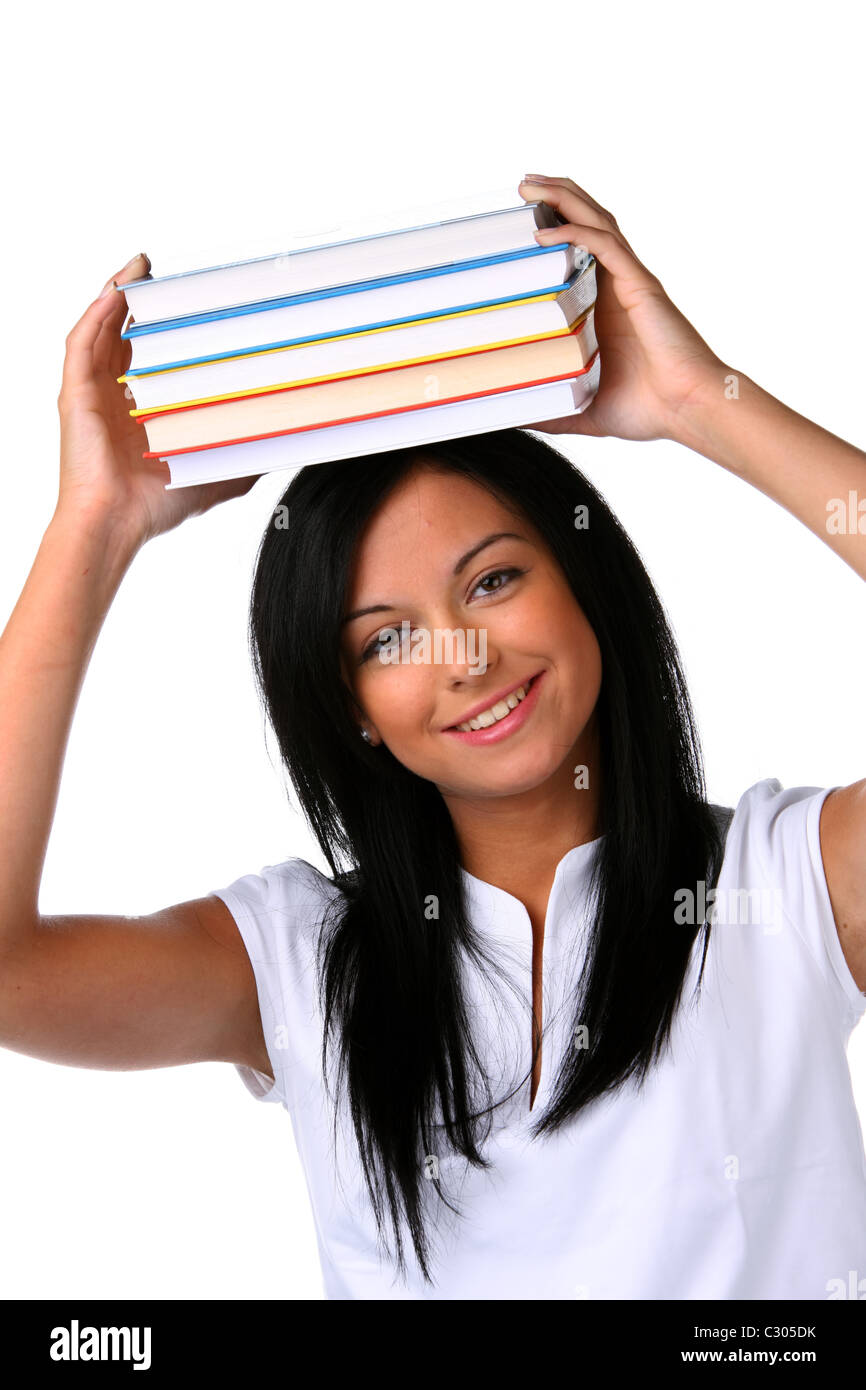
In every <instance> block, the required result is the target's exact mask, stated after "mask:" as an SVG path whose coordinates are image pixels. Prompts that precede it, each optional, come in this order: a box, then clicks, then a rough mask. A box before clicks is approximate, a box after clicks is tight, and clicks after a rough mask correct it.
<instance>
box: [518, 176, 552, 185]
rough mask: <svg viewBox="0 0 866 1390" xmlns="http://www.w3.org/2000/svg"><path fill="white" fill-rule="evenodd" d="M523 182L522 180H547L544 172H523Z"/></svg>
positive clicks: (543, 181)
mask: <svg viewBox="0 0 866 1390" xmlns="http://www.w3.org/2000/svg"><path fill="white" fill-rule="evenodd" d="M523 182H524V183H548V182H549V180H548V178H547V175H546V174H524V175H523Z"/></svg>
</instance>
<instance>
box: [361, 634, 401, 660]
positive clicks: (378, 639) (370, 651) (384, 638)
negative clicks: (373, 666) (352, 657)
mask: <svg viewBox="0 0 866 1390" xmlns="http://www.w3.org/2000/svg"><path fill="white" fill-rule="evenodd" d="M394 632H398V633H399V637H398V639H397V640H398V642H399V643H402V641H403V627H402V624H401V626H400V627H399V628H394V627H383V628H380V630H379V632H378V633H377V634H376V636H375V637H374V638H373V640H372V641H371V642H368V643H367V645H366V647H365V648H364V650H363V651H362V652H361V655H360V657H359V659H358V665H359V666H363V664H364V662H365V661H369V660H370V658H371V657H373V656H375V655H376V654H377V652H378V651H379V650H380V643H381V644H382V645H383V646H384V644H385V643H386V642H387V643H389V644H390V645H391V646H394V645H395V643H394V637H393V634H394Z"/></svg>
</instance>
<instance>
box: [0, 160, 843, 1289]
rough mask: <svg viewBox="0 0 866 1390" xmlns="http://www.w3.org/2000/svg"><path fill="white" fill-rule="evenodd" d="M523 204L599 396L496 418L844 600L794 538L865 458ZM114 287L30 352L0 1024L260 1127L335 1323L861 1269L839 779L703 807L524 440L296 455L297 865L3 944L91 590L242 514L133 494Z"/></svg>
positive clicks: (592, 243) (97, 622) (552, 465)
mask: <svg viewBox="0 0 866 1390" xmlns="http://www.w3.org/2000/svg"><path fill="white" fill-rule="evenodd" d="M520 192H521V195H522V196H523V197H525V198H527V199H537V198H543V199H544V200H545V201H547V202H549V203H550V204H551V205H552V206H553V207H555V208H556V209H557V210H558V212H559V213H560V214H561V216H562V217H563V219H564V221H563V225H562V226H559V227H557V228H555V229H551V230H549V231H545V232H539V233H538V239H539V241H540V242H544V243H550V242H556V241H561V242H566V241H570V242H573V243H574V244H576V245H577V244H580V245H582V246H585V247H586V248H588V249H589V251H591V252H592V253H593V255H594V256H595V257H596V259H597V261H598V263H599V291H598V302H597V306H596V325H597V332H598V337H599V341H600V344H601V354H602V377H601V386H600V389H599V392H598V395H597V397H596V399H595V400H594V402H593V403H592V405H591V406H590V408H589V409H588V410H587V412H586V413H585V414H583V415H579V416H575V417H571V418H568V419H564V420H562V421H547V422H545V423H544V424H543V425H539V426H535V427H534V428H536V429H539V430H542V431H544V432H547V433H551V434H553V433H556V432H559V431H575V432H578V433H588V434H593V435H597V436H605V435H618V436H620V437H622V438H626V439H659V438H667V439H674V440H677V441H679V442H680V443H682V444H684V445H686V446H687V447H689V448H691V449H693V450H695V451H697V452H699V453H701V454H704V455H705V456H706V457H708V458H711V459H714V460H716V461H717V462H718V463H719V464H720V465H721V466H722V467H724V468H728V469H730V470H731V471H732V472H734V473H736V474H737V475H738V476H740V477H742V478H743V479H745V480H746V481H747V482H750V483H751V484H752V485H753V486H755V487H757V488H759V489H760V490H761V491H763V492H765V493H766V494H768V495H769V496H770V497H772V498H774V499H775V500H776V501H777V502H778V503H779V504H780V505H781V506H783V507H785V508H787V509H788V510H789V511H790V512H791V513H792V514H793V515H794V516H796V517H798V518H799V519H800V521H802V522H803V523H804V524H805V525H806V526H808V527H809V528H810V529H811V530H812V531H814V532H815V534H816V535H817V536H819V537H820V538H821V539H822V540H824V541H825V542H826V543H827V544H829V545H830V546H831V547H832V548H833V549H834V550H835V551H836V552H837V553H838V554H839V556H840V558H841V559H842V560H844V561H846V562H847V563H848V564H849V565H850V566H852V568H854V569H855V570H856V571H857V573H859V574H860V575H861V576H862V577H863V578H864V579H866V536H864V534H863V533H862V532H860V531H858V530H857V529H856V528H854V529H852V528H850V527H849V528H847V529H842V528H837V529H834V530H829V529H828V527H827V518H828V506H829V504H830V502H831V500H832V499H834V498H845V499H848V498H849V493H850V492H851V491H852V490H853V491H854V493H855V494H857V495H859V496H861V497H866V455H864V454H863V453H862V452H861V451H859V450H857V449H855V448H853V447H852V446H850V445H849V444H846V443H845V442H844V441H842V440H841V439H838V438H836V437H835V436H833V435H831V434H829V433H827V432H826V431H825V430H823V429H821V428H819V427H818V426H817V425H815V424H813V423H811V422H810V421H808V420H806V419H804V418H803V417H802V416H800V415H798V414H796V413H795V412H794V411H793V410H790V409H788V408H787V407H786V406H784V405H782V404H781V403H780V402H779V401H777V400H774V399H773V398H772V397H771V396H769V395H767V393H766V392H764V391H762V390H761V389H760V387H758V386H757V385H756V384H755V383H754V382H752V381H750V380H749V378H748V377H746V376H745V375H744V374H743V373H741V372H735V371H734V370H732V368H730V367H729V366H728V365H726V364H725V363H723V362H722V361H721V360H720V359H719V358H718V357H717V356H716V355H715V354H714V353H713V352H712V350H711V349H710V348H709V347H708V346H707V344H706V343H705V342H704V340H703V339H702V338H701V337H700V336H699V335H698V333H697V332H696V331H695V329H694V328H693V327H692V326H691V325H690V324H689V323H688V322H687V321H686V320H685V319H684V318H683V316H682V315H681V314H680V313H679V311H678V310H677V309H676V308H675V307H674V306H673V304H672V303H671V302H670V300H669V299H668V297H667V295H666V294H665V291H664V289H663V287H662V285H661V284H660V282H659V280H658V279H657V278H656V277H655V276H653V275H652V274H651V273H650V272H649V271H648V270H647V269H646V267H645V266H644V265H643V264H642V263H641V262H640V261H639V260H638V258H637V257H636V256H635V254H634V252H633V251H632V249H631V247H630V246H629V244H628V242H627V241H626V239H625V237H624V236H623V234H622V233H621V232H620V230H619V228H618V226H617V223H616V221H615V219H614V218H613V217H612V216H611V215H610V214H609V213H608V212H606V211H605V210H604V209H603V208H601V207H600V206H599V205H598V204H597V203H596V202H595V201H594V200H593V199H592V198H591V197H590V196H589V195H588V194H587V193H585V192H584V191H583V190H582V189H580V188H578V187H577V186H576V185H575V184H574V183H573V182H572V181H571V180H570V179H565V178H554V179H542V178H541V177H540V176H535V175H532V176H530V177H529V178H528V179H527V180H526V181H524V182H523V183H521V185H520ZM146 269H147V266H146V263H145V262H143V261H140V260H139V258H138V257H136V258H135V259H134V260H133V261H132V262H130V263H129V265H127V266H126V267H124V270H123V271H122V272H120V274H119V275H118V276H117V282H118V283H123V282H124V281H125V280H129V279H133V278H136V277H137V276H140V275H141V274H142V273H144V272H145V271H146ZM111 283H112V282H111V281H109V283H108V285H107V286H106V291H104V292H103V294H102V296H100V298H98V299H96V300H95V301H94V302H93V303H92V304H91V305H90V306H89V308H88V309H87V310H86V311H85V313H84V314H83V315H82V317H81V319H80V320H79V322H78V323H77V324H76V326H75V328H74V329H73V330H72V332H71V333H70V335H69V338H68V340H67V353H66V361H65V366H64V373H63V385H62V389H61V392H60V397H59V409H60V418H61V434H62V459H61V477H60V489H59V498H58V502H57V508H56V512H55V514H54V517H53V519H52V521H51V523H50V524H49V526H48V528H47V531H46V534H45V537H44V539H43V541H42V544H41V546H40V548H39V553H38V555H37V558H36V561H35V563H34V566H33V569H32V571H31V573H30V575H29V577H28V580H27V582H26V585H25V587H24V590H23V593H22V595H21V598H20V600H19V602H18V604H17V606H16V608H15V611H14V613H13V614H12V617H11V619H10V621H9V624H8V626H7V628H6V630H5V633H4V635H3V637H2V644H0V711H2V716H0V718H2V723H0V816H2V835H3V841H4V846H5V851H6V852H5V854H4V857H3V868H2V877H0V944H2V968H0V1040H2V1042H3V1044H4V1045H5V1046H7V1047H9V1048H12V1049H14V1050H17V1051H20V1052H24V1053H27V1054H29V1055H32V1056H35V1057H44V1058H46V1059H48V1060H51V1061H55V1062H63V1063H70V1064H75V1065H79V1066H80V1065H85V1066H93V1067H111V1068H114V1067H126V1068H130V1067H133V1068H134V1067H156V1066H165V1065H170V1064H182V1063H188V1062H195V1061H208V1060H224V1061H227V1062H230V1063H233V1064H235V1066H236V1067H237V1068H238V1069H239V1071H240V1074H241V1076H242V1078H243V1080H244V1082H245V1083H246V1085H247V1086H248V1087H249V1089H250V1090H251V1091H252V1093H253V1095H255V1096H256V1097H258V1098H260V1099H262V1100H265V1101H276V1102H279V1103H281V1104H282V1105H284V1106H285V1107H286V1108H287V1109H288V1110H289V1112H290V1114H291V1118H292V1124H293V1128H294V1132H295V1136H296V1140H297V1143H298V1146H299V1151H300V1154H301V1158H302V1161H303V1164H304V1168H305V1172H306V1176H307V1181H308V1185H309V1190H310V1195H311V1200H312V1206H313V1211H314V1214H315V1219H316V1225H317V1232H318V1238H319V1245H320V1252H321V1258H322V1266H323V1270H324V1277H325V1288H326V1292H327V1294H328V1296H329V1297H331V1298H374V1299H375V1298H452V1299H453V1298H461V1299H462V1298H491V1297H492V1298H591V1299H605V1298H631V1299H636V1298H640V1299H660V1298H664V1299H686V1298H688V1299H693V1298H735V1297H745V1298H775V1297H789V1298H819V1299H820V1298H828V1297H832V1296H833V1291H834V1288H835V1287H836V1282H837V1281H841V1282H845V1281H847V1280H848V1278H849V1271H850V1270H852V1269H859V1270H861V1271H862V1270H863V1267H864V1258H866V1160H864V1150H863V1140H862V1135H861V1132H860V1126H859V1122H858V1117H857V1111H856V1108H855V1104H854V1099H853V1095H852V1090H851V1082H850V1074H849V1071H848V1065H847V1058H846V1042H847V1038H848V1036H849V1034H850V1032H851V1029H852V1028H853V1026H854V1024H855V1023H856V1022H857V1020H858V1019H859V1018H860V1016H861V1015H862V1013H863V1011H864V1009H866V996H864V993H863V991H864V989H866V781H860V782H855V783H852V785H850V786H848V787H842V788H836V789H832V790H829V791H828V790H826V789H825V790H816V789H814V788H803V787H800V788H794V789H789V790H787V791H785V790H783V789H782V788H781V787H780V786H779V784H778V783H777V782H774V781H764V782H759V783H757V784H756V785H755V786H753V787H751V788H750V789H749V790H748V791H746V792H745V794H744V795H743V797H742V798H741V799H740V801H739V803H738V805H737V807H736V808H735V810H734V812H733V815H731V812H730V810H729V811H727V812H726V811H725V808H718V807H712V806H710V805H708V803H707V801H706V797H705V791H704V784H703V775H702V769H701V760H700V752H699V746H698V740H697V736H696V732H695V729H694V725H693V721H692V716H691V712H690V707H689V701H688V695H687V691H686V688H685V684H684V681H683V676H682V672H681V669H680V666H679V662H678V657H677V653H676V648H675V644H674V641H673V638H672V636H671V633H670V630H669V628H668V626H667V623H666V621H665V617H664V614H663V611H662V608H661V606H660V604H659V601H658V599H657V597H656V595H655V593H654V591H653V588H652V585H651V583H650V580H649V578H648V576H647V574H646V572H645V570H644V568H643V566H642V564H641V561H640V559H639V557H638V555H637V554H636V552H635V550H634V549H633V547H632V545H631V543H630V542H629V540H628V538H627V537H626V536H625V534H624V533H623V531H622V530H621V528H620V527H619V525H618V523H617V522H616V520H615V518H614V517H613V516H612V515H611V513H610V511H609V510H608V508H607V507H606V505H605V503H604V502H603V500H602V498H601V497H600V496H599V495H598V493H597V492H595V491H594V489H593V488H592V487H591V486H590V485H589V483H588V482H587V481H586V480H585V479H584V478H583V477H582V476H581V475H580V473H579V472H578V471H577V470H576V469H575V468H574V467H573V466H572V464H571V463H570V462H568V461H567V460H566V459H565V458H564V457H563V456H562V455H561V454H559V452H558V451H556V450H554V449H553V448H552V446H550V445H548V444H546V443H544V442H543V441H541V440H539V439H538V438H537V437H535V436H534V435H532V434H527V433H525V432H522V431H518V430H507V431H500V432H497V433H491V434H486V435H480V436H477V437H474V438H471V439H462V440H452V441H446V442H444V443H441V444H436V445H434V446H430V447H427V448H425V449H423V450H401V451H394V452H391V453H384V454H379V455H373V456H369V457H367V458H364V459H352V460H348V461H345V462H344V461H338V462H335V463H331V464H324V465H317V466H315V467H312V468H307V469H304V470H303V471H302V472H300V473H299V474H298V475H297V476H296V477H295V478H294V479H293V480H292V482H291V484H290V486H289V487H288V490H287V492H286V494H285V496H284V498H283V503H284V504H285V505H284V507H283V508H281V509H278V512H279V515H280V523H279V524H275V521H274V519H273V518H272V519H271V524H269V526H268V529H267V531H266V533H265V536H264V539H263V541H262V547H261V551H260V556H259V562H258V567H257V572H256V577H255V585H254V592H253V602H252V610H251V635H252V641H253V652H254V658H255V667H256V672H257V676H258V679H259V682H260V686H261V690H262V694H263V697H264V700H265V702H266V706H267V710H268V713H269V716H270V718H271V720H272V723H273V726H274V729H275V731H276V734H277V737H278V740H279V744H280V748H281V752H282V755H283V758H284V760H285V763H286V766H287V768H288V770H289V772H290V774H291V776H292V779H293V783H294V786H295V788H296V790H297V793H298V797H299V799H300V803H301V805H302V807H303V810H304V812H305V814H306V817H307V819H308V822H309V824H310V826H311V827H312V830H313V831H314V833H315V835H316V837H317V841H318V843H319V845H320V846H321V849H322V852H323V854H324V856H325V858H326V860H327V863H328V865H329V867H330V875H325V874H323V873H321V872H320V871H319V870H317V869H316V868H314V867H313V866H312V865H310V864H308V863H306V862H305V861H304V860H301V859H297V858H295V859H289V860H287V861H285V862H284V863H282V864H277V865H273V866H269V867H267V868H265V869H263V870H262V871H261V872H260V873H252V874H250V875H248V876H246V877H244V878H242V879H240V880H238V881H237V882H235V883H233V884H231V885H230V886H229V887H227V888H223V889H220V890H219V891H218V892H214V893H212V894H210V895H208V896H206V897H203V898H200V899H197V900H195V901H191V902H186V903H181V904H178V905H175V906H173V907H169V908H166V909H165V910H164V911H162V912H158V913H155V914H153V915H151V916H149V917H144V918H140V919H134V918H133V919H130V918H126V917H119V918H116V919H115V918H110V917H66V918H63V917H51V918H45V917H40V915H39V912H38V906H37V904H38V894H39V882H40V873H41V866H42V862H43V857H44V854H45V848H46V843H47V839H48V835H49V831H50V826H51V820H52V814H53V809H54V804H55V799H56V796H57V790H58V783H59V777H60V769H61V763H62V758H63V752H64V747H65V743H66V739H67V736H68V732H69V726H70V722H71V718H72V714H73V710H74V706H75V702H76V698H77V695H78V692H79V689H80V686H81V682H82V679H83V675H84V672H85V669H86V666H87V663H88V659H89V656H90V653H91V652H92V650H93V645H94V643H95V641H96V638H97V635H98V632H99V629H100V626H101V623H102V621H103V619H104V617H105V614H106V611H107V609H108V606H109V604H110V602H111V599H112V597H113V595H114V593H115V591H116V589H117V587H118V584H119V582H120V580H121V578H122V576H123V574H124V573H125V571H126V569H127V567H128V566H129V564H130V562H131V561H132V559H133V557H134V556H135V554H136V553H137V551H138V550H139V548H140V547H141V546H142V545H143V544H144V542H145V541H146V540H148V539H149V538H150V537H152V536H154V535H156V534H158V533H159V532H161V531H165V530H167V529H168V528H170V527H172V526H175V525H177V524H178V523H179V522H180V521H182V520H184V519H185V517H187V516H189V515H191V514H193V513H196V512H201V511H204V510H206V509H207V508H208V507H210V506H212V505H214V504H215V503H217V502H219V501H222V500H224V499H225V498H227V497H230V496H233V495H237V494H240V493H242V492H244V491H246V490H247V489H248V487H249V486H250V481H249V480H245V481H243V482H240V483H233V484H230V485H225V486H220V487H203V488H199V489H190V490H185V491H179V492H166V491H164V487H163V484H164V477H163V470H162V468H161V467H160V466H157V465H155V464H152V463H149V462H147V461H145V460H143V459H142V458H141V438H140V430H139V427H138V426H137V425H136V424H133V423H132V422H131V421H130V418H129V415H128V409H129V403H128V401H127V400H126V399H125V398H124V394H123V391H122V389H121V388H120V387H118V386H117V384H116V378H117V377H118V376H119V375H120V374H121V372H122V371H123V369H124V366H125V356H124V352H125V349H124V345H123V344H122V342H121V340H120V335H119V329H120V325H121V322H122V317H123V303H124V301H123V296H122V295H117V294H111V293H108V292H107V291H108V290H110V289H111ZM864 511H866V508H864ZM864 529H866V524H864ZM449 634H450V637H449ZM461 634H462V637H463V639H464V645H463V646H462V647H461V645H460V641H459V639H460V637H461ZM425 638H430V639H431V641H430V642H429V643H428V644H427V646H426V647H425V643H424V639H425ZM437 638H441V639H442V640H441V641H440V642H439V645H438V647H437V643H436V640H435V639H437ZM468 639H477V640H473V641H469V640H468ZM482 639H483V641H482ZM449 641H450V643H451V645H450V646H449ZM479 644H480V649H481V651H482V653H483V659H481V660H478V659H476V658H477V657H478V653H479ZM431 653H432V654H431ZM383 658H385V659H383ZM858 771H863V769H862V768H861V769H852V772H853V773H855V774H856V772H858ZM131 994H134V998H135V1001H136V1007H135V1011H134V1012H133V1013H131V1014H130V1013H129V1012H128V1007H127V1001H128V999H129V997H130V995H131Z"/></svg>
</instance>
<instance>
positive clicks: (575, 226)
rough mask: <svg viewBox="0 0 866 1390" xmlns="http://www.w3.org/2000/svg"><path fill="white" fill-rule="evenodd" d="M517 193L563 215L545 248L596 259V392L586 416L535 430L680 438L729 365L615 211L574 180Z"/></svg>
mask: <svg viewBox="0 0 866 1390" xmlns="http://www.w3.org/2000/svg"><path fill="white" fill-rule="evenodd" d="M519 192H520V195H521V197H522V198H524V199H525V200H526V202H544V203H547V204H549V205H550V207H552V208H555V209H556V211H557V212H558V213H559V214H560V216H562V217H564V218H565V223H564V224H563V225H562V226H559V227H549V228H545V229H543V230H540V231H538V232H536V240H537V242H538V244H539V246H556V245H559V244H562V245H566V244H568V243H571V244H572V245H573V246H584V247H586V249H587V250H588V251H591V252H592V254H593V256H594V257H595V258H596V261H597V262H598V265H597V267H596V274H597V282H598V297H597V300H596V304H595V331H596V336H597V338H598V343H599V348H600V350H601V380H600V385H599V388H598V393H597V394H596V396H595V399H594V400H593V401H591V403H590V404H589V405H588V406H587V408H586V410H585V411H584V412H583V413H582V414H580V415H567V416H564V417H563V418H562V419H560V420H543V421H540V422H538V423H535V424H533V425H531V426H530V428H531V429H536V430H540V431H541V432H542V433H547V434H560V433H572V434H590V435H596V436H604V435H616V436H618V437H619V438H620V439H676V438H677V419H678V416H679V413H680V412H681V411H682V410H683V408H684V406H686V405H687V404H690V403H693V402H695V401H697V400H699V399H700V398H701V396H702V395H703V394H705V393H706V392H707V391H718V392H720V393H721V392H722V391H723V390H724V377H725V374H726V373H727V372H728V371H729V368H727V367H726V366H725V364H724V363H723V362H722V361H721V359H720V358H719V357H717V356H716V354H715V353H714V352H713V350H712V348H710V347H709V346H708V345H707V344H706V343H705V342H704V340H703V338H702V337H701V336H700V334H699V333H698V331H697V329H695V328H693V327H692V325H691V324H690V323H689V321H688V319H687V318H685V316H684V315H683V314H681V313H680V311H679V309H677V307H676V305H674V304H672V303H671V301H670V299H668V296H667V294H666V293H665V290H664V287H663V285H662V284H661V281H660V280H659V279H658V278H657V276H655V275H653V274H652V273H651V272H650V271H649V270H647V268H646V266H645V265H643V264H642V263H641V262H640V261H639V260H638V258H637V256H636V255H635V253H634V251H633V250H632V248H631V247H630V246H629V244H628V242H627V241H626V239H625V237H624V236H623V234H622V232H621V231H620V229H619V227H618V226H617V222H616V218H615V217H614V216H613V215H612V213H609V212H606V211H605V210H604V208H602V207H601V206H600V205H599V204H598V203H597V202H595V200H594V199H593V198H591V197H590V196H589V194H588V193H586V192H584V190H583V189H582V188H578V186H577V184H576V183H574V182H573V181H572V180H571V179H560V178H547V177H546V176H544V177H543V176H541V175H538V174H531V175H527V177H526V179H524V180H523V181H522V182H521V184H520V185H519Z"/></svg>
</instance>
